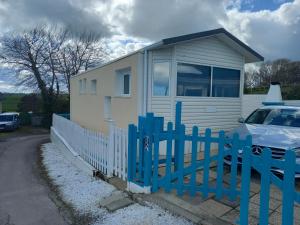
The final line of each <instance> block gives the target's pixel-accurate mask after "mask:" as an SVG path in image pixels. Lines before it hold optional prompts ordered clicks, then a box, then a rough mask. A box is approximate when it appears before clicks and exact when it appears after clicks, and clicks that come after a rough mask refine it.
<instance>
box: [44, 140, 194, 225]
mask: <svg viewBox="0 0 300 225" xmlns="http://www.w3.org/2000/svg"><path fill="white" fill-rule="evenodd" d="M42 150H43V153H42V154H43V163H44V165H45V167H46V168H47V170H48V173H49V176H50V177H51V179H52V180H53V182H54V183H55V184H56V185H57V186H58V187H59V189H60V192H61V193H62V196H63V198H64V200H65V201H66V202H69V203H71V204H72V205H73V206H74V207H75V209H76V210H77V211H78V212H80V213H82V214H85V213H89V214H91V215H92V216H94V217H95V218H96V222H95V223H94V224H93V225H100V224H101V225H102V224H103V225H118V224H120V225H121V224H122V225H135V224H136V225H138V224H143V225H150V224H158V225H160V224H162V225H167V224H179V225H181V224H182V225H183V224H191V223H190V222H188V221H187V220H185V219H183V218H181V217H177V216H174V215H172V214H170V213H169V212H167V211H165V210H163V209H161V208H160V207H158V206H156V205H153V204H150V203H147V206H141V205H139V204H134V205H131V206H129V207H126V208H123V209H120V210H117V211H116V212H114V213H108V212H107V211H106V210H105V209H103V208H100V207H99V203H100V202H101V200H103V199H104V198H106V197H108V196H110V195H112V194H113V193H114V192H119V191H118V190H117V189H116V188H115V187H114V186H112V185H110V184H108V183H106V182H104V181H102V180H99V179H95V178H93V177H91V176H89V175H88V174H86V173H84V172H82V171H81V170H79V169H78V168H77V167H75V166H74V165H73V164H72V163H71V162H70V161H68V160H67V159H66V158H65V157H64V155H63V153H62V152H61V150H60V149H59V148H58V147H56V145H54V144H52V143H48V144H45V145H43V148H42Z"/></svg>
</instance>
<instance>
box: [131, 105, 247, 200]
mask: <svg viewBox="0 0 300 225" xmlns="http://www.w3.org/2000/svg"><path fill="white" fill-rule="evenodd" d="M188 145H189V146H190V147H191V154H185V153H186V147H187V146H188ZM250 146H251V137H250V136H249V137H247V139H246V140H241V139H240V138H239V136H238V135H237V134H236V135H234V136H233V138H231V139H230V138H225V133H224V131H220V132H219V133H218V134H217V135H212V132H211V130H210V129H206V130H205V132H204V133H201V132H200V131H199V129H198V127H196V126H195V127H193V129H192V133H191V134H187V132H186V129H185V125H183V124H182V123H181V103H180V102H178V103H177V104H176V122H175V127H174V126H173V123H171V122H169V123H168V124H167V128H166V129H164V118H162V117H155V116H154V115H153V114H152V113H148V114H147V115H146V117H140V118H139V123H138V127H136V126H135V125H129V147H128V149H129V158H128V180H129V181H130V182H134V183H136V184H138V185H140V186H146V187H147V186H151V191H152V192H156V191H157V190H158V189H159V188H163V189H164V190H165V191H166V192H170V191H171V190H176V192H177V194H178V195H183V194H184V193H189V194H190V195H191V196H195V195H196V193H200V194H202V196H203V197H204V198H206V197H208V194H209V193H214V194H215V195H216V197H217V198H219V199H220V198H222V197H224V196H228V198H229V199H230V200H232V201H234V200H236V198H237V196H238V195H239V194H240V190H239V189H238V185H237V164H238V163H237V161H238V155H239V150H241V149H246V148H250ZM202 148H203V150H201V149H202ZM215 149H216V151H215ZM162 151H164V152H163V153H162ZM224 157H227V158H230V159H231V162H232V163H231V170H230V182H229V183H230V184H229V185H224V183H223V172H224V171H223V170H224ZM211 165H215V168H216V171H215V173H216V174H217V178H216V181H215V182H210V180H209V173H210V172H211V171H210V167H211Z"/></svg>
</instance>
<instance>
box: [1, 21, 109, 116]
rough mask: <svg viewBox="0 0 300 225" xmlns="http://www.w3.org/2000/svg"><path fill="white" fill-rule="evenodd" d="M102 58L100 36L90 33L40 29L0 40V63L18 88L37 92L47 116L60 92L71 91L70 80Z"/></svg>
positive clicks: (51, 28) (8, 35)
mask: <svg viewBox="0 0 300 225" xmlns="http://www.w3.org/2000/svg"><path fill="white" fill-rule="evenodd" d="M104 59H105V53H104V48H103V45H102V43H101V41H100V37H99V36H97V35H95V34H93V33H82V34H79V35H78V34H77V35H74V34H72V33H71V32H70V31H68V30H62V29H57V28H56V27H46V26H42V27H36V28H34V29H32V30H29V31H24V32H22V33H17V34H7V35H4V36H3V37H2V38H1V40H0V63H5V64H9V65H10V66H11V68H13V69H14V70H15V71H16V72H17V74H18V79H19V82H18V84H19V85H23V86H26V87H30V88H31V89H32V88H36V89H37V90H39V92H40V93H41V97H42V100H43V111H44V113H47V114H49V117H50V115H51V114H52V113H53V109H54V105H55V102H56V101H57V98H58V96H59V94H60V93H61V90H62V89H66V88H67V90H68V91H70V77H71V76H73V75H75V74H77V73H79V72H80V71H84V70H87V69H89V68H91V67H94V66H95V65H96V64H98V63H101V62H102V61H103V60H104Z"/></svg>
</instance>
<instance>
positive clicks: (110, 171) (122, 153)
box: [52, 114, 128, 180]
mask: <svg viewBox="0 0 300 225" xmlns="http://www.w3.org/2000/svg"><path fill="white" fill-rule="evenodd" d="M52 129H53V130H54V132H56V133H57V134H58V135H59V136H60V138H61V139H63V140H62V141H63V142H64V143H66V145H67V147H68V148H69V149H70V150H71V151H73V153H74V154H78V155H79V156H80V157H81V158H82V159H84V160H85V161H86V162H87V163H89V164H90V165H92V166H93V167H95V168H96V169H97V170H99V171H101V172H102V173H104V174H105V175H107V176H113V175H115V176H118V177H120V178H122V179H123V180H126V178H127V136H128V135H127V130H125V129H121V128H118V127H116V126H115V125H113V123H112V122H111V124H110V131H109V135H108V136H106V135H105V134H102V133H101V132H95V131H91V130H89V129H85V128H83V127H81V126H79V125H78V124H76V123H74V122H72V121H70V120H68V119H66V118H64V117H61V116H58V115H55V114H54V115H53V125H52Z"/></svg>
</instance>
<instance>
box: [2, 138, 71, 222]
mask: <svg viewBox="0 0 300 225" xmlns="http://www.w3.org/2000/svg"><path fill="white" fill-rule="evenodd" d="M48 139H49V135H31V136H21V137H13V138H9V139H7V140H6V141H4V142H3V141H2V142H0V225H65V224H67V223H66V222H65V221H64V219H63V217H62V216H61V215H60V214H59V211H58V209H57V208H56V206H55V204H54V203H53V202H52V201H51V199H50V198H49V196H48V194H49V189H48V187H47V186H46V184H44V182H43V181H42V180H41V179H40V178H39V171H38V165H37V156H38V154H37V147H38V146H39V144H41V143H44V142H46V141H47V140H48Z"/></svg>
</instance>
